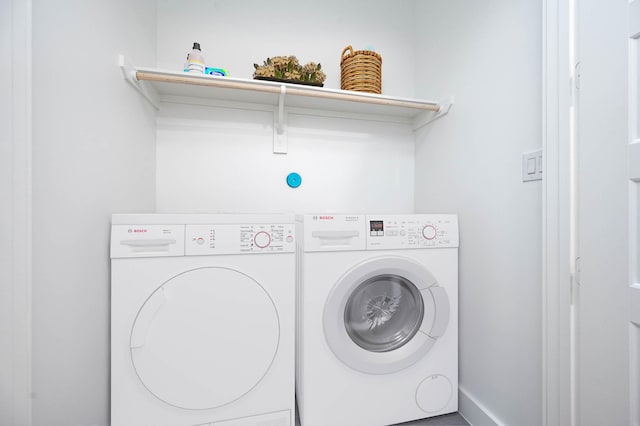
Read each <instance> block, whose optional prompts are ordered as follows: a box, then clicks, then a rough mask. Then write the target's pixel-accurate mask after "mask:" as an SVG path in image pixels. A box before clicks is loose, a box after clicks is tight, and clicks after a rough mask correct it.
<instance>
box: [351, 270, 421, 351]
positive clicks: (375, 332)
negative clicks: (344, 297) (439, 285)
mask: <svg viewBox="0 0 640 426" xmlns="http://www.w3.org/2000/svg"><path fill="white" fill-rule="evenodd" d="M423 316H424V303H423V301H422V296H421V295H420V291H419V290H418V289H417V287H416V286H415V285H414V284H413V283H412V282H410V281H409V280H407V279H406V278H404V277H401V276H399V275H391V274H385V275H379V276H375V277H373V278H369V279H368V280H366V281H365V282H363V283H362V284H360V285H359V286H358V287H357V288H356V289H355V290H354V291H353V293H352V294H351V296H350V297H349V300H348V301H347V304H346V307H345V311H344V323H345V327H346V330H347V334H349V337H351V340H353V341H354V343H355V344H357V345H358V346H360V347H361V348H363V349H366V350H368V351H373V352H386V351H392V350H394V349H397V348H399V347H401V346H403V345H404V344H405V343H407V342H408V341H410V340H411V339H412V338H413V336H414V335H415V334H416V333H417V332H418V330H419V329H420V325H421V324H422V319H423Z"/></svg>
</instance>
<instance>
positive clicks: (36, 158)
mask: <svg viewBox="0 0 640 426" xmlns="http://www.w3.org/2000/svg"><path fill="white" fill-rule="evenodd" d="M31 4H32V13H33V30H32V47H33V102H32V104H33V152H32V155H33V172H32V173H33V194H32V196H33V218H32V228H33V253H32V255H33V276H32V280H33V282H32V342H33V354H32V355H33V356H32V373H33V392H34V393H33V425H34V426H71V425H78V426H89V425H101V426H104V425H108V422H109V349H110V345H109V294H110V291H109V289H110V285H109V232H110V215H111V213H112V212H123V211H124V212H141V211H152V210H153V208H154V204H155V155H154V152H155V112H154V110H153V108H152V107H151V106H150V105H149V104H148V103H147V102H146V101H145V100H144V99H143V98H142V97H141V96H140V95H139V94H138V93H137V92H135V91H134V90H133V89H132V88H131V87H130V86H129V85H128V84H126V83H125V82H124V80H123V78H122V75H121V72H120V69H119V67H118V54H119V53H123V54H125V55H127V56H128V57H132V58H135V61H136V62H137V63H140V64H146V65H148V66H153V65H154V64H155V53H156V49H155V26H156V15H155V2H154V1H147V0H137V1H135V2H129V1H126V0H99V1H90V2H87V1H81V0H67V1H64V2H50V1H47V0H33V1H32V3H31Z"/></svg>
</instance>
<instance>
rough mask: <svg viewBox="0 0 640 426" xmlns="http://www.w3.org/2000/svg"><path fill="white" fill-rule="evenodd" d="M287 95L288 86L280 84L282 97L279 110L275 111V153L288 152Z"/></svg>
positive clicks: (279, 101) (279, 99) (279, 100)
mask: <svg viewBox="0 0 640 426" xmlns="http://www.w3.org/2000/svg"><path fill="white" fill-rule="evenodd" d="M286 95H287V87H286V86H284V85H282V86H280V97H279V98H278V110H277V111H274V120H273V153H274V154H286V153H287V150H288V147H287V132H286V129H285V128H286V126H287V115H286V113H285V111H284V98H285V96H286Z"/></svg>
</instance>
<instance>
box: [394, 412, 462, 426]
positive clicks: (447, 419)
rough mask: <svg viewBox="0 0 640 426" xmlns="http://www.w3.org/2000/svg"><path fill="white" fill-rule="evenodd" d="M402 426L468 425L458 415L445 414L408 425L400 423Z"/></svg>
mask: <svg viewBox="0 0 640 426" xmlns="http://www.w3.org/2000/svg"><path fill="white" fill-rule="evenodd" d="M400 425H402V426H468V425H469V423H468V422H467V421H466V420H465V419H464V417H462V416H461V415H460V414H458V413H453V414H445V415H444V416H437V417H431V418H428V419H423V420H416V421H413V422H408V423H400Z"/></svg>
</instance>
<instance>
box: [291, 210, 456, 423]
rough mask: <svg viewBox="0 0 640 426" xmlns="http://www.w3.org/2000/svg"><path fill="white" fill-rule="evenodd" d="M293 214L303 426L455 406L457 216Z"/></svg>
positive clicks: (403, 416)
mask: <svg viewBox="0 0 640 426" xmlns="http://www.w3.org/2000/svg"><path fill="white" fill-rule="evenodd" d="M296 220H297V222H296V233H297V235H298V243H297V252H298V253H297V257H298V271H297V291H298V293H297V299H298V300H297V310H298V311H297V329H296V333H297V334H296V337H297V342H296V398H297V402H298V410H299V414H300V420H301V425H302V426H327V425H331V426H382V425H390V424H396V423H401V422H406V421H409V420H415V419H420V418H426V417H432V416H435V415H440V414H446V413H451V412H455V411H457V408H458V224H457V217H456V216H455V215H377V216H372V215H368V216H364V215H327V214H323V215H303V216H298V217H297V218H296Z"/></svg>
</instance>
